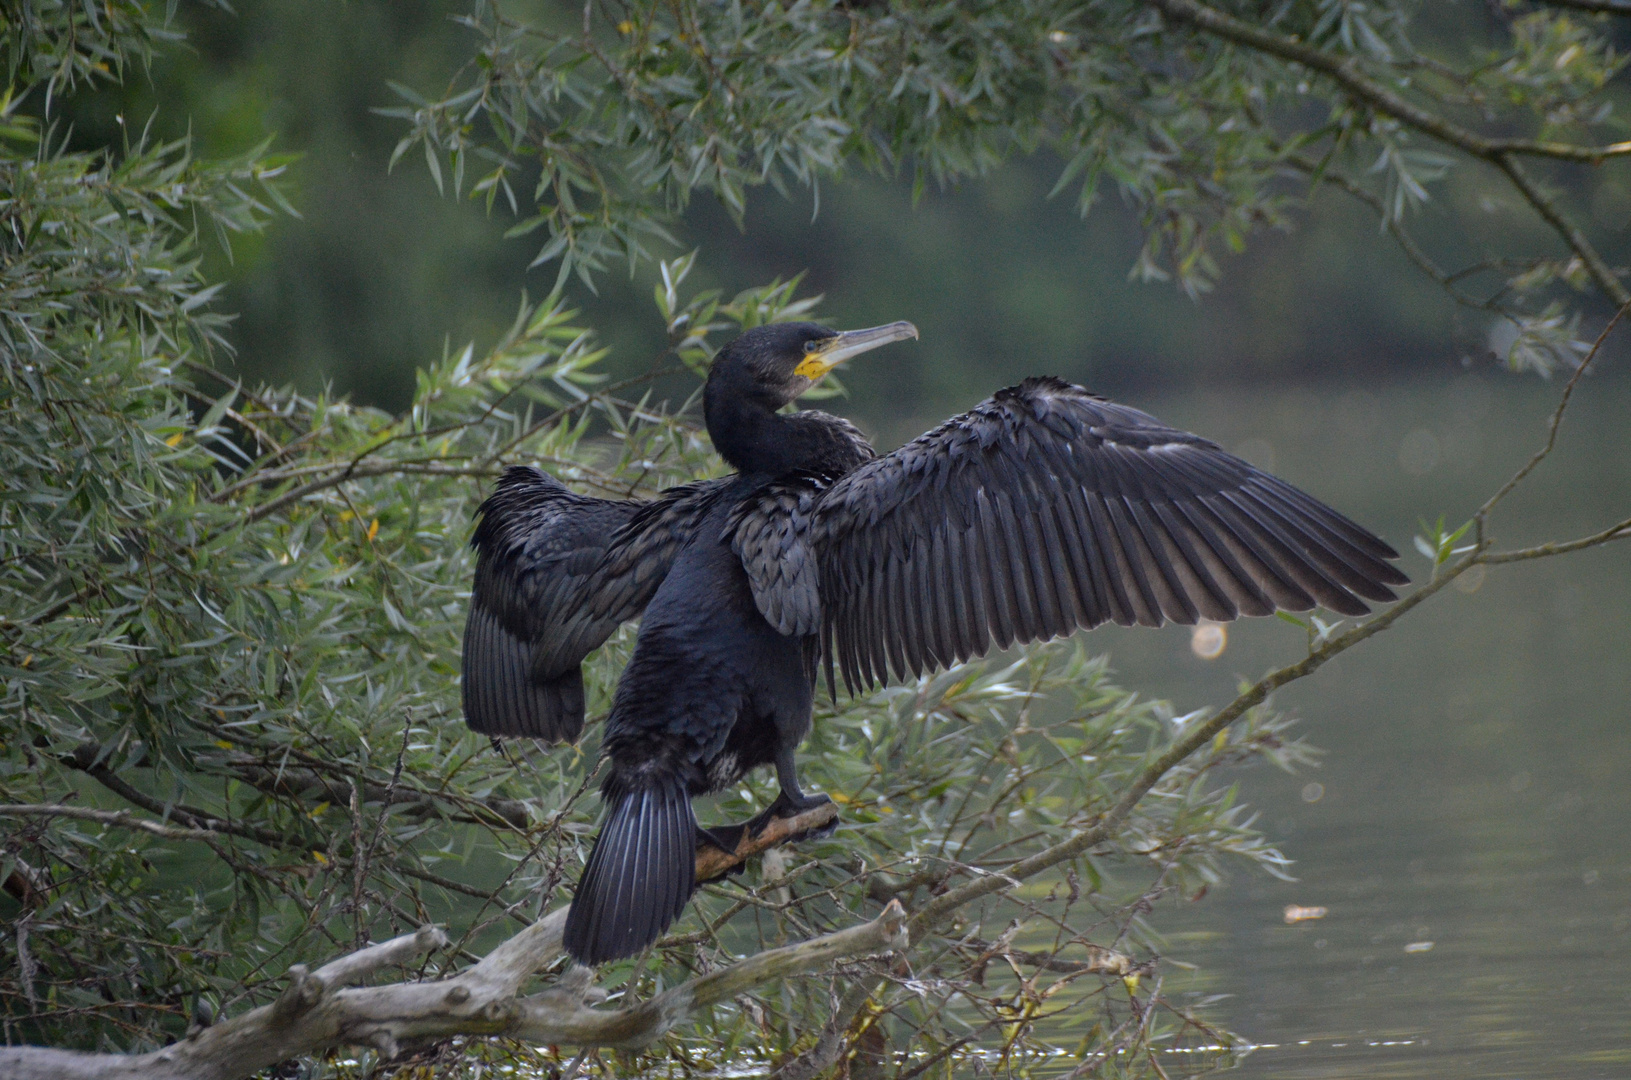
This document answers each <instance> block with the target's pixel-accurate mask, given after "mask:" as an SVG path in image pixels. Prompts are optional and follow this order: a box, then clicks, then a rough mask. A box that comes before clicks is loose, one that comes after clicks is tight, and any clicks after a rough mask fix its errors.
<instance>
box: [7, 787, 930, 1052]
mask: <svg viewBox="0 0 1631 1080" xmlns="http://www.w3.org/2000/svg"><path fill="white" fill-rule="evenodd" d="M12 809H15V810H17V811H20V812H22V811H26V812H31V813H40V812H42V811H46V810H52V811H61V810H74V811H78V810H80V809H81V808H78V807H52V808H43V807H37V806H30V807H15V808H12ZM837 813H838V808H837V807H835V806H833V805H831V804H826V805H823V806H819V807H816V808H815V809H813V810H810V811H808V812H807V813H804V814H800V815H798V816H797V817H792V818H787V819H785V820H778V821H775V822H772V823H771V825H770V826H769V827H768V828H767V829H766V830H765V831H764V832H762V833H760V834H759V835H758V836H755V837H751V838H749V837H744V838H743V840H742V841H741V843H740V844H739V845H738V847H737V850H736V851H735V852H733V853H730V854H726V853H724V852H721V851H716V850H714V849H712V848H705V849H703V850H702V851H701V852H699V853H698V856H697V876H698V878H707V877H713V876H717V875H718V874H721V873H723V872H724V871H726V870H728V869H730V868H731V867H733V866H735V865H737V864H739V863H740V862H742V861H743V860H744V859H746V858H748V857H749V856H751V855H755V854H758V853H760V852H762V851H765V850H767V849H769V848H771V847H773V846H775V845H777V844H779V843H782V842H783V841H785V840H786V839H788V838H790V837H793V836H797V835H799V834H801V833H805V832H809V831H810V830H812V829H818V828H821V827H822V826H824V825H826V824H828V823H830V822H831V821H832V820H833V819H834V818H835V817H836V816H837ZM61 816H73V817H87V818H88V819H89V820H101V818H92V817H89V815H86V814H81V813H77V812H76V813H73V814H63V815H61ZM112 816H121V817H122V818H123V817H128V815H112ZM118 824H121V825H134V824H136V823H135V822H133V821H129V820H121V821H119V822H118ZM143 824H152V823H143ZM158 828H161V829H164V830H165V831H166V832H170V831H176V832H189V833H190V832H192V831H194V830H172V829H171V828H170V827H168V826H158ZM150 831H151V830H150ZM568 910H569V909H568V908H564V907H563V908H559V909H557V910H555V911H553V912H551V913H550V914H548V915H546V916H545V917H543V918H542V919H539V920H538V921H537V922H535V923H533V924H532V925H531V926H529V927H527V929H525V930H523V931H521V932H520V933H519V934H516V935H515V936H514V937H512V938H510V939H509V940H508V941H505V942H504V943H503V944H501V945H499V946H498V947H497V948H495V949H494V950H493V951H492V952H490V953H488V954H487V956H486V957H484V958H483V959H482V960H481V961H480V962H478V963H477V964H475V965H474V966H473V967H470V968H468V969H466V970H465V971H462V972H460V973H459V974H457V975H454V976H452V977H450V978H446V979H439V980H429V981H424V982H406V983H392V984H388V985H384V986H359V985H357V984H359V983H361V982H363V981H365V980H366V979H368V978H369V977H370V976H372V975H374V974H376V973H377V972H379V971H381V970H383V969H385V968H389V967H394V966H397V965H401V964H403V963H406V962H407V961H409V960H412V959H414V958H415V957H418V956H421V955H423V954H425V953H428V952H431V951H433V950H435V949H439V948H442V947H444V946H446V945H447V942H448V939H447V935H446V934H444V933H443V932H442V931H441V930H440V929H438V928H436V927H429V926H427V927H422V928H421V929H420V930H419V931H418V932H417V933H413V934H408V935H404V936H403V937H398V938H393V939H392V940H390V941H385V942H381V943H380V944H378V945H371V946H369V947H367V948H365V949H361V950H359V951H357V952H354V953H351V954H349V955H347V956H343V957H341V958H339V959H338V960H334V961H332V962H330V963H328V964H325V965H324V966H322V967H320V968H318V969H317V970H316V971H310V970H308V969H307V968H306V967H305V966H304V965H298V964H297V965H295V966H294V967H293V968H290V970H289V981H288V985H287V986H286V987H285V988H284V990H283V992H282V993H281V994H280V995H278V998H277V1000H275V1001H274V1002H272V1003H271V1004H269V1005H263V1006H261V1007H259V1008H257V1009H253V1010H251V1011H249V1012H247V1013H244V1014H243V1015H241V1016H237V1017H233V1018H232V1019H230V1020H226V1021H223V1022H221V1023H217V1024H215V1025H213V1026H210V1027H206V1028H203V1029H202V1030H198V1031H195V1032H193V1033H191V1034H189V1035H188V1037H187V1038H186V1039H184V1040H183V1041H181V1042H178V1043H174V1044H172V1045H170V1046H167V1047H165V1048H164V1049H162V1050H156V1051H153V1052H152V1053H148V1054H87V1053H80V1052H77V1051H69V1050H54V1049H47V1048H44V1047H4V1048H0V1075H3V1076H5V1077H7V1078H8V1080H242V1078H244V1077H249V1076H253V1075H254V1074H256V1073H258V1072H260V1071H261V1070H263V1069H266V1068H268V1067H270V1066H272V1065H274V1064H276V1063H278V1062H280V1061H286V1060H288V1059H290V1058H296V1057H301V1056H304V1055H310V1054H316V1053H321V1052H322V1051H324V1050H327V1049H330V1048H332V1047H335V1046H342V1045H349V1046H366V1047H372V1048H373V1049H375V1050H376V1051H378V1052H379V1054H380V1055H381V1056H382V1057H386V1058H389V1057H392V1056H394V1055H395V1054H396V1053H397V1050H398V1049H399V1047H400V1046H401V1045H402V1043H404V1042H405V1041H407V1040H421V1039H441V1038H448V1037H450V1036H453V1035H488V1036H506V1037H510V1038H518V1039H525V1040H527V1041H530V1042H535V1043H566V1044H570V1045H576V1046H584V1047H593V1046H605V1047H615V1048H620V1049H632V1048H636V1047H640V1046H644V1045H646V1044H648V1043H650V1042H652V1041H653V1040H655V1039H658V1038H661V1037H662V1035H663V1034H664V1033H665V1032H667V1031H669V1030H670V1029H671V1028H673V1027H674V1026H675V1025H676V1024H679V1023H681V1022H683V1021H684V1020H685V1019H686V1018H687V1017H688V1016H690V1015H691V1014H692V1013H693V1012H695V1011H696V1010H698V1009H702V1008H706V1007H707V1006H709V1005H713V1004H715V1003H718V1002H721V1001H728V1000H730V999H732V998H734V997H736V996H737V995H739V994H741V993H743V992H745V991H747V990H749V989H751V988H753V987H755V986H758V985H761V984H763V983H766V982H770V981H772V980H775V979H779V978H783V977H785V976H788V975H796V974H799V973H802V972H806V971H813V970H817V969H819V968H823V967H825V966H826V965H827V964H829V963H830V962H832V961H833V960H836V959H838V958H840V957H845V956H858V955H865V954H869V953H878V952H890V951H894V950H897V949H901V948H904V947H905V945H906V911H905V909H904V908H902V907H901V906H900V904H898V903H891V904H890V905H889V906H888V907H886V908H885V909H884V911H883V913H882V914H881V915H879V916H878V917H877V918H876V919H874V920H872V921H871V922H869V923H863V924H862V925H860V926H853V927H850V928H849V929H846V930H839V931H836V932H834V933H831V934H826V935H823V936H821V937H818V938H814V939H812V940H809V941H803V942H799V943H798V944H796V945H789V946H786V947H785V948H780V949H772V950H770V951H768V952H763V953H759V954H758V955H756V956H752V957H749V958H748V959H746V960H743V961H741V962H739V963H736V964H732V965H730V966H728V967H725V968H722V969H720V970H718V971H715V972H712V973H710V974H707V975H703V976H701V977H699V978H696V979H692V980H691V981H690V982H687V983H684V984H682V985H680V986H677V987H674V988H673V989H671V990H667V991H665V992H663V993H661V994H658V995H657V996H656V997H654V998H652V999H651V1000H649V1001H644V1002H640V1003H638V1004H634V1005H629V1006H627V1007H625V1008H621V1009H597V1008H594V1007H593V1003H594V1002H595V1001H597V1000H599V999H600V998H603V997H604V994H603V993H602V992H600V991H597V990H596V989H595V988H594V987H593V985H592V980H593V973H592V972H590V971H589V969H587V968H583V967H578V966H573V967H571V968H570V969H568V970H567V972H566V973H565V974H564V975H562V976H561V977H560V978H559V979H557V980H556V981H555V982H554V984H553V985H551V986H550V987H549V988H548V989H545V990H543V991H541V992H539V993H536V994H532V995H529V996H526V997H521V996H519V993H520V990H521V989H522V987H523V986H524V985H525V983H526V982H527V980H529V979H530V978H531V977H532V976H533V975H534V974H535V973H536V972H538V971H539V970H541V969H542V968H544V967H545V966H547V965H548V964H550V963H551V962H553V961H554V960H555V959H556V958H557V957H559V956H560V954H561V932H562V930H563V929H564V928H565V926H566V913H567V911H568Z"/></svg>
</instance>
